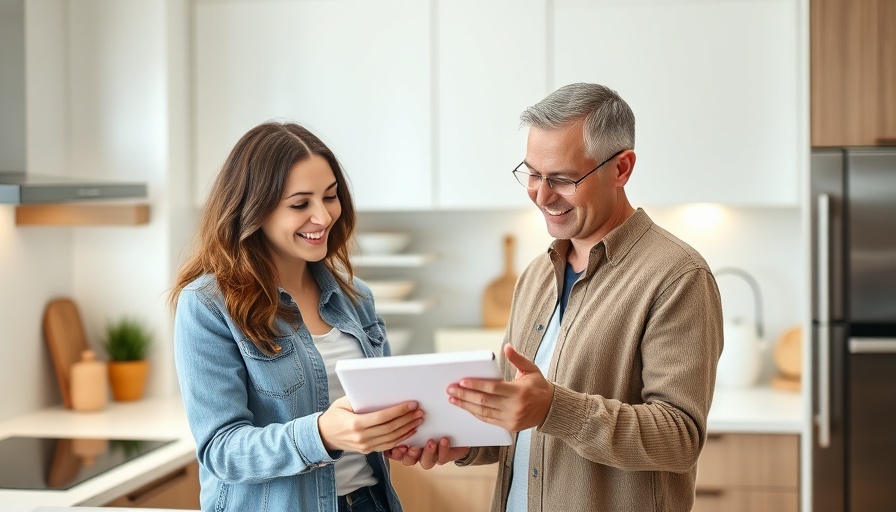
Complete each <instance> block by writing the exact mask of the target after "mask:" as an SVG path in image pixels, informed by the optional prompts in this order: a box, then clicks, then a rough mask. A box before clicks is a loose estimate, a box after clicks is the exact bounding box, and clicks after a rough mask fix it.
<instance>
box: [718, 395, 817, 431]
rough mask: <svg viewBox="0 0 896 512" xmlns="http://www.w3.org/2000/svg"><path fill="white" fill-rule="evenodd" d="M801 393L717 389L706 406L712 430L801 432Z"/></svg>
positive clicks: (802, 414) (802, 426)
mask: <svg viewBox="0 0 896 512" xmlns="http://www.w3.org/2000/svg"><path fill="white" fill-rule="evenodd" d="M804 415H805V412H804V410H803V395H802V393H797V392H793V391H781V390H778V389H773V388H770V387H754V388H746V389H724V388H717V389H716V392H715V396H714V397H713V401H712V407H711V408H710V409H709V419H708V427H709V431H710V432H713V433H719V434H724V433H742V434H801V433H802V431H803V429H804V427H805V425H804V423H805V419H804Z"/></svg>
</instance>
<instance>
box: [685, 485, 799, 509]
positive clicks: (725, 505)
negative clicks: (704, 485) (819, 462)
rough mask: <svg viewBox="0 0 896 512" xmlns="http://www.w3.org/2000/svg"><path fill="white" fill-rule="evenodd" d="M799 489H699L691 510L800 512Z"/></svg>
mask: <svg viewBox="0 0 896 512" xmlns="http://www.w3.org/2000/svg"><path fill="white" fill-rule="evenodd" d="M799 509H800V496H799V491H797V490H796V489H794V490H790V491H742V490H732V489H725V490H719V491H712V492H704V491H700V490H699V489H698V490H697V498H696V499H695V500H694V508H692V509H691V512H759V511H761V512H798V511H799Z"/></svg>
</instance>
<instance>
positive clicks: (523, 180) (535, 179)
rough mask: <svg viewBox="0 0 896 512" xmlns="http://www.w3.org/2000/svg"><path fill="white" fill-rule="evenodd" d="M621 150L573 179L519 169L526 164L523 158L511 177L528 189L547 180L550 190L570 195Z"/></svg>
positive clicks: (620, 152) (621, 150)
mask: <svg viewBox="0 0 896 512" xmlns="http://www.w3.org/2000/svg"><path fill="white" fill-rule="evenodd" d="M623 151H625V150H624V149H620V150H619V151H617V152H615V153H613V156H611V157H610V158H607V159H606V160H604V161H603V162H601V163H599V164H598V165H597V167H595V168H594V169H591V170H590V171H588V174H586V175H584V176H582V177H581V178H579V179H577V180H575V181H573V180H570V179H567V178H549V177H547V176H542V175H541V174H532V173H528V172H526V171H524V170H522V169H520V167H523V166H524V165H526V161H525V160H523V161H522V162H520V164H519V165H517V166H516V168H514V169H513V177H514V178H516V181H518V182H519V183H520V185H522V186H524V187H526V188H527V189H529V190H535V189H537V188H538V187H540V186H541V182H542V181H547V182H548V186H549V187H551V190H553V191H554V192H556V193H558V194H560V195H561V196H571V195H573V194H575V193H576V190H577V189H578V188H579V183H581V182H582V180H584V179H585V178H587V177H588V176H591V174H592V173H594V171H596V170H598V169H600V168H601V167H603V165H604V164H606V163H607V162H609V161H610V160H612V159H614V158H616V157H617V156H619V155H620V154H622V152H623Z"/></svg>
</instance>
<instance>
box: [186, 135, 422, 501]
mask: <svg viewBox="0 0 896 512" xmlns="http://www.w3.org/2000/svg"><path fill="white" fill-rule="evenodd" d="M355 223H356V218H355V211H354V206H353V204H352V198H351V195H350V193H349V190H348V184H347V182H346V179H345V176H344V175H343V173H342V169H341V168H340V166H339V162H338V161H337V160H336V157H335V156H334V155H333V153H332V152H331V151H330V149H329V148H327V146H326V145H325V144H324V143H323V142H321V140H320V139H318V138H317V137H315V136H314V135H313V134H311V133H310V132H309V131H308V130H306V129H305V128H303V127H301V126H298V125H296V124H281V123H265V124H262V125H260V126H257V127H255V128H253V129H252V130H250V131H249V132H248V133H247V134H246V135H244V136H243V137H242V139H240V141H239V142H237V144H236V146H235V147H234V148H233V150H232V151H231V153H230V156H229V157H228V158H227V160H226V162H225V163H224V166H223V168H222V169H221V172H220V174H219V175H218V177H217V179H216V180H215V183H214V185H213V187H212V190H211V193H210V195H209V198H208V202H207V204H206V207H205V211H204V212H203V214H202V218H201V220H200V224H199V226H200V227H199V231H198V233H197V237H198V245H197V247H196V248H195V250H194V251H193V253H192V254H191V255H190V257H189V258H188V260H187V261H186V263H185V264H184V265H183V267H182V268H181V269H180V271H179V272H178V275H177V281H176V284H175V287H174V289H173V291H172V292H171V297H170V300H171V303H172V307H173V308H174V309H175V333H174V345H175V363H176V367H177V375H178V380H179V382H180V387H181V392H182V394H183V400H184V405H185V407H186V411H187V418H188V421H189V424H190V429H191V431H192V433H193V436H194V438H195V440H196V447H197V456H198V459H199V462H200V466H201V470H200V481H201V486H202V491H201V503H202V509H203V510H208V511H210V510H215V511H245V510H253V511H267V510H270V511H277V512H280V511H289V510H301V511H308V510H314V511H317V510H320V511H327V512H332V511H337V510H338V511H343V510H344V511H353V512H359V511H367V510H371V511H373V510H376V511H379V510H387V511H388V510H391V511H393V512H397V511H400V510H401V505H400V504H399V502H398V497H397V496H396V494H395V491H394V489H393V488H392V485H391V484H390V482H389V472H388V466H387V464H386V463H385V459H384V458H383V456H382V454H381V453H380V452H381V451H383V450H386V449H389V448H392V447H394V446H396V445H399V444H401V443H402V441H404V440H405V439H407V438H408V437H410V436H411V435H412V434H413V433H414V432H415V431H416V427H417V426H418V425H420V423H422V421H423V419H422V417H423V412H422V411H419V410H417V404H416V403H413V402H406V403H402V404H398V405H396V406H393V407H390V408H388V409H384V410H382V411H378V412H374V413H369V414H355V413H354V412H353V411H352V409H351V407H350V406H349V404H348V401H347V399H346V398H345V397H344V396H343V395H344V392H343V391H342V387H341V386H340V384H339V380H338V379H337V378H336V376H335V372H334V366H335V363H336V361H337V360H338V359H342V358H356V357H380V356H388V355H390V349H389V343H388V341H387V340H386V335H385V330H384V327H385V326H384V324H383V321H382V319H381V318H380V317H379V316H378V315H377V314H376V312H375V310H374V304H373V298H372V296H371V294H370V290H369V288H368V287H367V286H366V285H365V284H364V283H363V282H362V281H361V280H359V279H357V278H356V277H354V275H353V272H352V266H351V262H350V261H349V257H348V243H349V240H350V239H351V236H352V232H353V231H354V227H355ZM364 454H366V455H364Z"/></svg>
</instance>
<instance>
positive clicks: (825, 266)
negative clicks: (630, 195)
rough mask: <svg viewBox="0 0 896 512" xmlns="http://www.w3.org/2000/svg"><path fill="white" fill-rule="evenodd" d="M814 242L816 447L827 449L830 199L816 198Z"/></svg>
mask: <svg viewBox="0 0 896 512" xmlns="http://www.w3.org/2000/svg"><path fill="white" fill-rule="evenodd" d="M817 212H818V214H817V217H816V218H817V224H816V227H817V229H818V233H817V238H816V240H817V241H818V246H817V247H816V248H815V251H816V254H817V255H818V275H817V276H816V279H817V283H816V290H817V292H818V296H817V297H816V304H817V305H818V311H816V316H815V318H816V319H818V322H819V326H818V415H817V416H816V417H815V421H816V423H817V424H818V446H819V447H820V448H827V447H829V446H830V445H831V329H830V321H831V311H830V282H829V280H830V276H831V264H830V252H829V251H830V233H831V231H830V219H831V216H830V196H828V195H827V194H819V195H818V201H817Z"/></svg>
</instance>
